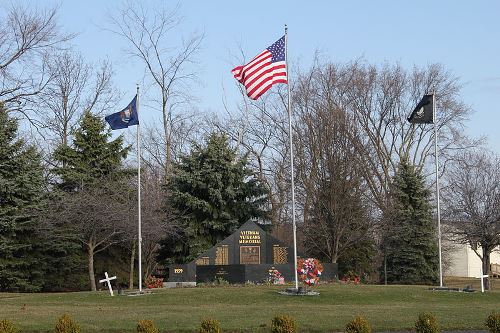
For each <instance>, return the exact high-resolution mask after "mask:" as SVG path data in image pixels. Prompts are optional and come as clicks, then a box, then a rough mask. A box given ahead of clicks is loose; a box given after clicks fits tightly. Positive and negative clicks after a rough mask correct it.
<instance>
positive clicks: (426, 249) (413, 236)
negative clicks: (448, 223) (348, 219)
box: [382, 160, 439, 284]
mask: <svg viewBox="0 0 500 333" xmlns="http://www.w3.org/2000/svg"><path fill="white" fill-rule="evenodd" d="M389 200H390V209H389V210H388V211H387V213H386V215H385V216H384V218H385V221H386V228H385V230H384V237H383V242H382V250H383V252H384V255H385V260H386V265H387V266H386V269H387V281H388V282H391V283H404V284H435V283H437V282H438V279H439V276H438V275H439V274H438V271H439V259H438V250H437V233H436V226H435V225H434V221H433V220H432V213H431V206H430V203H429V201H430V192H429V190H428V189H426V187H425V184H424V180H423V177H422V175H421V174H420V173H419V172H418V171H417V170H416V169H415V167H413V166H412V165H410V164H409V163H408V161H406V160H403V161H401V163H400V166H399V169H398V171H397V173H396V174H395V176H394V179H393V184H392V188H391V192H390V199H389Z"/></svg>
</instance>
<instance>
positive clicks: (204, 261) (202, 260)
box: [196, 257, 210, 266]
mask: <svg viewBox="0 0 500 333" xmlns="http://www.w3.org/2000/svg"><path fill="white" fill-rule="evenodd" d="M196 265H198V266H206V265H210V258H209V257H201V258H198V259H196Z"/></svg>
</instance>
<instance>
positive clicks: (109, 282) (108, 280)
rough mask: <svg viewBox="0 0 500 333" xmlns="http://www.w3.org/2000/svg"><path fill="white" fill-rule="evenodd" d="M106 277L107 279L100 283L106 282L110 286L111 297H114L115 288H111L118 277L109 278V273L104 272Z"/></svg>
mask: <svg viewBox="0 0 500 333" xmlns="http://www.w3.org/2000/svg"><path fill="white" fill-rule="evenodd" d="M104 275H105V276H106V278H105V279H102V280H99V282H100V283H103V282H106V283H107V284H108V288H109V293H110V294H111V296H114V295H113V288H111V280H114V279H116V276H112V277H109V276H108V272H104Z"/></svg>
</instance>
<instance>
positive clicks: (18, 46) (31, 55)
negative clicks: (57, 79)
mask: <svg viewBox="0 0 500 333" xmlns="http://www.w3.org/2000/svg"><path fill="white" fill-rule="evenodd" d="M73 37H74V35H71V34H62V33H61V32H60V31H59V26H58V25H57V8H51V9H37V8H36V7H33V6H31V5H30V6H28V5H25V6H22V5H13V6H12V7H11V8H10V11H9V12H8V13H6V15H2V17H1V19H0V99H1V100H2V101H3V102H4V103H5V105H6V106H7V108H8V109H9V110H10V111H17V112H21V113H23V114H24V116H26V117H27V118H28V119H29V120H30V121H31V122H32V123H34V124H38V122H37V121H36V119H34V118H33V117H32V116H33V115H31V114H29V110H30V107H32V104H33V96H35V95H37V94H39V93H40V92H41V91H43V89H44V88H45V87H46V86H47V84H48V83H49V82H50V81H51V80H52V78H53V76H52V73H50V71H49V70H48V67H47V63H48V60H49V59H50V58H51V56H52V54H53V53H54V52H56V51H58V50H60V49H61V48H63V47H64V45H65V42H67V41H68V40H70V39H71V38H73Z"/></svg>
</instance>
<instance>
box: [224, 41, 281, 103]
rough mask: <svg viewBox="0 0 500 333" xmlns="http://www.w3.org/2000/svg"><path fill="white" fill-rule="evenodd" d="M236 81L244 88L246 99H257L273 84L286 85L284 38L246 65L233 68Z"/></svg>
mask: <svg viewBox="0 0 500 333" xmlns="http://www.w3.org/2000/svg"><path fill="white" fill-rule="evenodd" d="M231 73H233V75H234V77H235V78H236V80H238V81H239V82H240V83H241V84H243V85H244V86H245V89H246V92H247V95H248V97H250V98H251V99H257V98H259V97H260V96H261V95H262V94H263V93H265V92H266V91H267V90H268V89H269V88H271V86H272V85H273V84H275V83H288V81H287V77H286V60H285V36H283V37H281V38H280V39H278V41H277V42H276V43H274V44H273V45H271V46H269V47H268V48H267V49H265V50H264V51H262V52H261V53H260V54H258V55H257V56H256V57H255V58H253V59H252V61H250V62H249V63H248V64H246V65H242V66H238V67H235V68H233V70H232V71H231Z"/></svg>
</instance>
